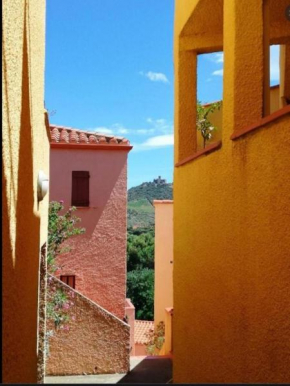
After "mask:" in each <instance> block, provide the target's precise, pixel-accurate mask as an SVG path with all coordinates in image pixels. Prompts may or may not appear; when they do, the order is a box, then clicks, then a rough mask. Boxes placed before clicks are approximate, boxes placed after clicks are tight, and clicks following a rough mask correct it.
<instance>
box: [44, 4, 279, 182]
mask: <svg viewBox="0 0 290 386" xmlns="http://www.w3.org/2000/svg"><path fill="white" fill-rule="evenodd" d="M46 4H47V11H46V12H47V15H46V16H47V20H46V76H45V90H46V91H45V105H46V108H47V109H48V110H49V112H50V122H51V123H54V124H58V125H62V126H69V127H74V128H78V129H84V130H89V131H97V132H103V133H108V134H114V135H120V136H125V137H126V138H128V139H129V140H130V142H131V144H133V146H134V149H133V150H132V151H131V152H130V153H129V163H128V187H129V188H130V187H132V186H136V185H139V184H140V183H142V182H144V181H150V180H152V179H153V178H156V177H157V176H158V175H161V176H162V177H163V178H166V179H167V180H168V182H172V179H173V98H174V93H173V92H174V90H173V17H174V0H61V1H60V0H47V2H46ZM276 51H277V50H276ZM274 56H275V57H276V56H277V52H276V53H275V52H274ZM274 56H273V61H274ZM276 67H277V66H272V67H271V69H272V83H273V82H274V83H277V79H276V80H275V79H274V78H275V77H276V78H277V74H276V73H277V69H276ZM222 68H223V56H222V54H212V55H201V56H200V57H199V61H198V98H199V99H200V100H201V101H202V102H210V101H215V100H218V99H221V97H222V79H223V77H222ZM275 69H276V70H275ZM275 71H276V73H275Z"/></svg>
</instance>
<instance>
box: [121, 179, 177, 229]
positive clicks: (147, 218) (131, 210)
mask: <svg viewBox="0 0 290 386" xmlns="http://www.w3.org/2000/svg"><path fill="white" fill-rule="evenodd" d="M153 200H172V184H167V183H166V180H164V179H162V178H161V177H158V178H157V179H155V180H153V182H143V183H142V184H141V185H139V186H135V187H133V188H131V189H129V190H128V228H147V227H151V226H154V218H155V214H154V206H153Z"/></svg>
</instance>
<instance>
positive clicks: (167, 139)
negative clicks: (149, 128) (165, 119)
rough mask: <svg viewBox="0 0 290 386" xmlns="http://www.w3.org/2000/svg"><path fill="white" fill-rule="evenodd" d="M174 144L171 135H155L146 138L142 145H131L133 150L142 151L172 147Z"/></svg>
mask: <svg viewBox="0 0 290 386" xmlns="http://www.w3.org/2000/svg"><path fill="white" fill-rule="evenodd" d="M173 144H174V137H173V134H165V135H157V136H155V137H151V138H148V139H147V140H146V141H145V142H143V143H138V144H133V150H135V151H144V150H152V149H158V148H161V147H167V146H172V145H173Z"/></svg>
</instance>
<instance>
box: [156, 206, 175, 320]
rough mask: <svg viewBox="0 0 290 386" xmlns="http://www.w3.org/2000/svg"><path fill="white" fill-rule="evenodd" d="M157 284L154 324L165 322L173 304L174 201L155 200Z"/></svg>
mask: <svg viewBox="0 0 290 386" xmlns="http://www.w3.org/2000/svg"><path fill="white" fill-rule="evenodd" d="M153 204H154V207H155V259H154V271H155V284H154V325H155V327H156V326H157V324H158V323H159V322H161V321H163V322H165V308H167V307H172V306H173V201H171V200H163V201H162V200H154V201H153Z"/></svg>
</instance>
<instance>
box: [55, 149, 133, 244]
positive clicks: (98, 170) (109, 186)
mask: <svg viewBox="0 0 290 386" xmlns="http://www.w3.org/2000/svg"><path fill="white" fill-rule="evenodd" d="M72 152H74V151H73V150H67V151H65V150H63V149H57V150H56V149H52V150H51V164H50V180H51V183H52V185H51V189H50V196H51V199H50V201H59V200H62V199H63V197H64V192H67V189H69V190H70V189H71V186H72V180H71V178H72V176H71V173H72V170H79V169H82V170H89V169H90V208H89V209H87V208H84V209H77V210H76V212H75V215H76V216H78V217H81V219H82V221H81V223H80V224H79V226H81V227H85V228H86V232H85V234H84V236H82V237H87V238H90V237H91V236H92V235H93V233H94V231H95V229H96V227H97V225H98V223H99V220H100V218H101V216H102V214H103V212H104V211H106V210H107V209H109V208H108V206H107V204H108V203H109V202H110V199H111V198H113V197H112V195H114V196H115V197H114V198H115V199H114V200H113V201H114V203H112V205H114V208H115V209H116V210H113V212H112V211H111V216H112V214H114V213H116V215H117V214H118V213H119V209H120V208H122V207H123V208H124V207H126V205H127V204H126V202H127V197H126V194H127V193H125V192H126V188H125V189H124V190H125V192H124V193H125V194H124V197H123V199H122V198H121V196H120V189H121V187H120V186H119V185H120V184H122V176H121V175H122V173H123V172H124V169H125V168H126V163H127V152H123V151H106V150H103V151H102V150H98V151H94V150H77V151H75V152H74V155H75V157H74V160H73V159H72V158H71V155H70V154H71V153H72ZM60 162H62V163H63V162H67V163H68V165H69V166H67V165H66V164H64V169H65V170H69V176H68V175H65V176H64V174H63V171H62V170H59V165H60V164H61V163H60ZM91 165H94V166H93V169H92V166H91ZM66 173H68V172H66ZM125 177H126V175H125ZM125 179H126V178H125ZM61 180H63V183H62V185H60V183H59V181H61ZM70 194H71V192H69V193H67V198H66V200H65V202H64V204H65V208H66V210H67V209H68V208H69V207H70V206H71V196H70ZM112 209H113V208H112ZM124 213H125V212H124ZM106 224H107V225H109V226H110V225H111V226H113V227H114V216H112V218H111V220H109V219H108V221H106ZM70 240H71V239H70ZM76 240H77V237H76Z"/></svg>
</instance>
